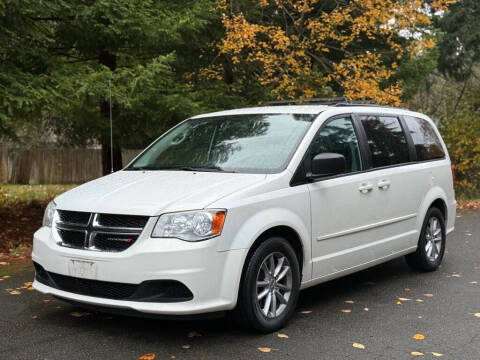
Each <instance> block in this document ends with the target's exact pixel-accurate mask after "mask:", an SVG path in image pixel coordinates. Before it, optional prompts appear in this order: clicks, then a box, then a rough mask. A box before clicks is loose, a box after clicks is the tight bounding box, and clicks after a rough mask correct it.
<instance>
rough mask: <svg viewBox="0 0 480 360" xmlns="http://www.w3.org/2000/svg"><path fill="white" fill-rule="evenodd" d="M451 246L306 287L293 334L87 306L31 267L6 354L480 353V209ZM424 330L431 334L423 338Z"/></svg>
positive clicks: (4, 296) (6, 324) (23, 276)
mask: <svg viewBox="0 0 480 360" xmlns="http://www.w3.org/2000/svg"><path fill="white" fill-rule="evenodd" d="M447 250H448V253H447V254H446V256H445V259H444V263H443V265H442V267H441V268H440V269H439V270H438V271H436V272H434V273H428V274H423V273H415V272H412V271H411V270H410V269H409V268H408V267H407V266H406V265H405V263H404V261H403V259H397V260H394V261H391V262H388V263H386V264H383V265H380V266H377V267H374V268H372V269H369V270H366V271H362V272H360V273H358V274H355V275H352V276H348V277H345V278H342V279H339V280H335V281H332V282H329V283H326V284H323V285H319V286H316V287H314V288H311V289H308V290H305V291H303V292H302V293H301V295H300V303H299V306H298V313H297V314H296V316H295V317H294V318H293V320H292V321H291V322H290V324H289V325H288V326H287V327H286V328H285V329H284V330H283V331H281V333H282V334H285V335H287V336H288V338H285V337H283V338H280V337H278V334H277V333H275V334H269V335H258V334H252V333H248V332H245V331H242V330H239V329H236V328H235V327H234V326H232V325H231V324H230V323H228V321H226V320H224V319H217V320H204V321H189V322H183V321H181V322H180V321H164V320H163V321H160V320H152V319H138V318H128V317H121V316H111V315H106V314H100V313H92V312H90V313H89V314H85V312H84V310H82V309H79V308H76V307H75V306H72V305H69V304H66V303H63V302H61V301H59V300H56V299H53V298H51V297H48V296H43V295H42V294H39V293H37V292H35V291H29V290H27V289H22V288H21V287H22V286H24V283H25V282H27V281H31V279H32V277H33V271H32V270H31V269H27V270H24V271H19V272H15V273H13V274H12V276H11V278H8V279H4V280H3V281H0V358H1V359H137V358H138V357H139V356H141V355H143V354H146V353H155V354H156V359H170V358H173V357H175V359H229V358H232V359H252V358H258V359H283V358H291V359H409V358H417V357H418V358H419V359H421V358H424V359H432V358H437V357H436V356H439V355H440V354H443V357H442V358H443V359H462V360H463V359H475V360H478V359H480V317H479V316H480V314H478V313H480V211H477V212H463V213H460V214H459V217H458V218H457V228H456V231H455V232H454V233H453V234H452V235H450V236H449V239H448V244H447ZM6 269H7V268H6V267H5V266H4V267H3V269H2V268H1V267H0V272H1V271H3V272H5V270H6ZM0 275H1V273H0ZM19 287H20V289H19V290H17V289H16V288H19ZM6 289H13V290H9V291H7V290H6ZM12 291H14V292H15V291H19V292H20V294H18V295H13V294H11V292H12ZM400 298H402V299H403V300H399V299H400ZM406 299H410V300H406ZM351 302H353V303H351ZM367 309H368V311H367ZM342 310H346V311H345V312H342ZM475 314H477V315H478V316H475ZM73 315H77V316H73ZM192 332H193V333H192ZM189 334H190V336H192V335H195V336H194V337H189ZM415 334H420V335H423V336H424V337H425V338H424V339H423V340H420V339H419V340H417V339H414V335H415ZM198 335H201V336H198ZM420 337H421V336H420ZM354 343H358V344H361V345H363V346H364V347H365V348H364V349H361V348H356V347H354V346H353V344H354ZM258 348H267V349H265V350H269V349H271V351H270V352H267V353H263V352H261V351H259V350H258ZM412 352H418V353H422V354H424V355H423V356H421V355H417V356H414V355H412ZM432 353H436V356H435V355H434V354H432Z"/></svg>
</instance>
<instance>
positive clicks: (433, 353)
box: [432, 352, 443, 357]
mask: <svg viewBox="0 0 480 360" xmlns="http://www.w3.org/2000/svg"><path fill="white" fill-rule="evenodd" d="M432 355H433V356H436V357H440V356H443V354H440V353H437V352H432Z"/></svg>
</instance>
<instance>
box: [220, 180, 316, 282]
mask: <svg viewBox="0 0 480 360" xmlns="http://www.w3.org/2000/svg"><path fill="white" fill-rule="evenodd" d="M214 206H215V207H219V208H227V209H228V214H227V218H226V221H225V226H224V230H223V234H222V237H221V238H222V241H221V243H220V245H219V250H220V251H227V250H237V249H249V248H250V247H251V246H252V245H253V243H254V242H255V240H257V239H258V238H259V237H260V235H262V234H263V233H264V232H265V231H267V230H269V229H271V228H273V227H275V226H288V227H290V228H292V229H293V230H294V231H295V232H296V233H297V234H298V236H299V238H300V239H301V242H302V247H303V259H304V261H303V269H302V275H303V279H302V281H306V280H309V279H310V278H311V241H310V195H309V192H308V189H307V187H306V186H296V187H285V188H281V189H279V190H274V191H271V192H267V193H262V194H259V195H254V196H250V197H246V198H243V199H241V200H238V199H237V200H234V199H230V200H227V199H224V200H223V201H219V202H217V203H215V204H214ZM246 255H247V252H245V256H246Z"/></svg>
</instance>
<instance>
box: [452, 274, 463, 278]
mask: <svg viewBox="0 0 480 360" xmlns="http://www.w3.org/2000/svg"><path fill="white" fill-rule="evenodd" d="M452 277H456V278H459V277H462V275H460V274H452Z"/></svg>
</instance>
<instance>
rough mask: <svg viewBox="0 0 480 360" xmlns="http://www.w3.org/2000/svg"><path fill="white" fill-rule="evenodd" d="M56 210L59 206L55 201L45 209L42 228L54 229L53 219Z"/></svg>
mask: <svg viewBox="0 0 480 360" xmlns="http://www.w3.org/2000/svg"><path fill="white" fill-rule="evenodd" d="M56 209H57V205H56V204H55V203H54V202H53V201H50V202H49V203H48V205H47V208H46V209H45V214H43V222H42V226H48V227H52V223H53V217H54V216H55V210H56Z"/></svg>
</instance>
